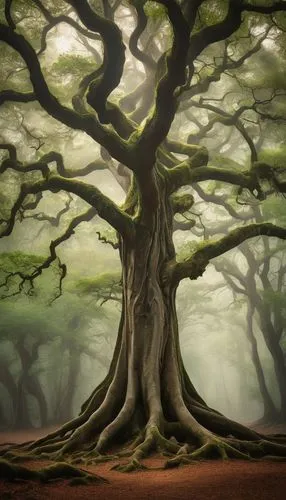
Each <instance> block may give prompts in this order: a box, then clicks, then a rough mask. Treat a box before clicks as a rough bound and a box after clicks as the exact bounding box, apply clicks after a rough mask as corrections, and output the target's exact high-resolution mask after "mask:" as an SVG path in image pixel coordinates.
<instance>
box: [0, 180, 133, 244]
mask: <svg viewBox="0 0 286 500" xmlns="http://www.w3.org/2000/svg"><path fill="white" fill-rule="evenodd" d="M61 190H63V191H67V192H68V193H74V194H76V195H77V196H79V197H80V198H82V199H83V200H84V201H86V202H87V203H89V204H90V205H91V206H92V207H94V208H95V209H96V210H97V212H98V215H99V216H100V217H102V218H103V219H104V220H106V221H107V222H108V223H109V224H110V225H111V226H112V227H114V229H116V230H117V231H118V232H119V233H120V234H121V235H122V236H123V237H127V238H132V235H133V230H134V226H133V221H132V219H131V217H130V216H129V215H127V214H126V213H124V212H123V211H122V210H121V209H120V208H119V207H118V206H117V205H116V204H115V203H113V201H111V200H110V199H109V198H107V197H106V196H105V195H104V194H102V193H101V192H100V191H99V189H97V188H96V187H95V186H93V185H91V184H87V183H84V182H80V181H76V180H71V179H64V178H62V177H59V176H56V175H52V176H50V177H49V178H48V179H45V180H41V181H38V182H35V183H33V184H23V185H22V187H21V191H20V194H19V196H18V198H17V200H16V202H15V204H14V206H13V208H12V210H11V215H10V218H9V220H8V221H7V225H6V228H5V229H4V230H3V231H2V233H1V234H0V237H4V236H8V235H9V234H11V232H12V230H13V227H14V224H15V221H16V216H17V213H18V212H19V210H20V209H21V206H22V204H23V202H24V200H25V198H26V196H28V195H29V194H37V193H41V192H43V191H51V192H57V191H61Z"/></svg>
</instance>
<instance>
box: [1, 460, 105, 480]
mask: <svg viewBox="0 0 286 500" xmlns="http://www.w3.org/2000/svg"><path fill="white" fill-rule="evenodd" d="M0 478H1V479H4V480H6V481H12V482H13V481H29V480H30V481H35V480H36V481H41V482H43V483H47V482H49V481H59V480H62V479H69V480H70V484H71V485H78V484H89V483H106V482H108V481H107V480H106V479H105V478H103V477H101V476H98V475H95V474H90V473H88V472H85V471H83V470H81V469H77V468H75V467H73V466H71V465H69V464H67V463H65V462H62V463H56V464H53V465H50V466H48V467H43V468H42V469H40V470H31V469H28V468H27V467H23V466H21V465H15V464H11V463H10V462H7V461H6V460H2V459H1V460H0Z"/></svg>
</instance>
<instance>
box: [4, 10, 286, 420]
mask: <svg viewBox="0 0 286 500" xmlns="http://www.w3.org/2000/svg"><path fill="white" fill-rule="evenodd" d="M148 3H150V4H152V3H153V2H148ZM72 15H73V14H72ZM41 19H42V17H41ZM115 20H116V22H117V23H118V25H119V26H120V27H121V29H122V30H123V32H124V40H125V43H127V42H128V40H129V38H130V34H131V33H132V31H133V29H134V22H135V21H134V12H133V11H132V9H130V8H128V7H127V6H125V4H124V6H123V7H121V8H119V9H118V11H117V14H116V17H115ZM21 25H22V30H23V31H25V30H26V32H27V33H30V31H31V32H32V27H31V26H30V25H29V20H28V19H25V17H24V19H23V21H22V22H21ZM41 26H42V25H41V23H39V25H38V26H37V27H34V28H33V30H34V31H35V33H34V35H35V38H34V40H36V42H35V45H37V44H38V45H39V40H38V38H37V36H38V32H40V29H41ZM158 26H159V27H160V30H159V31H158V33H160V34H157V35H156V33H157V31H156V29H157V28H156V27H158ZM266 28H267V29H268V28H269V27H266V26H265V25H264V21H263V22H262V21H261V23H260V27H259V29H260V31H258V32H255V33H253V38H252V37H250V38H248V39H245V38H243V39H242V40H241V41H240V43H238V42H235V43H233V44H232V47H231V54H232V57H233V58H234V59H237V58H238V57H241V55H242V54H244V53H245V52H247V50H249V49H250V47H253V44H254V39H255V37H256V38H259V36H261V37H262V36H264V37H265V41H264V42H263V44H262V45H261V47H260V51H257V53H254V54H253V56H251V57H249V58H248V59H247V60H246V62H245V63H244V64H242V65H241V67H239V68H238V69H237V70H236V71H237V73H236V76H234V75H233V74H232V73H231V70H229V72H228V73H227V72H225V73H224V74H222V75H221V77H220V79H219V81H215V80H214V82H213V83H211V85H209V87H208V89H207V90H206V92H204V93H200V92H198V93H197V94H195V95H194V96H191V95H190V96H189V97H188V92H186V96H185V97H184V99H183V98H182V100H181V101H180V105H179V107H178V111H177V114H176V117H175V120H174V122H173V124H172V127H171V130H170V132H169V136H168V138H169V139H170V140H176V141H182V142H188V143H189V144H190V143H196V142H200V144H201V145H204V146H206V147H207V148H208V150H209V154H210V164H211V166H213V167H220V168H223V166H224V165H231V167H232V168H233V171H238V170H239V169H240V170H243V171H244V170H245V169H247V168H248V167H249V165H250V150H249V141H248V139H247V137H248V134H249V136H250V137H251V144H252V146H253V147H254V148H256V150H257V153H258V155H259V159H260V160H261V161H270V159H272V160H273V162H272V163H273V164H274V163H275V164H276V165H281V164H282V163H284V162H285V158H286V149H285V145H284V144H283V138H285V132H286V129H285V121H282V120H281V121H279V122H277V121H274V120H272V121H271V120H270V121H267V120H265V119H261V117H260V115H259V114H258V115H255V110H254V108H251V104H252V103H253V102H256V106H258V105H260V108H259V109H260V111H261V110H262V109H263V110H264V111H265V113H266V112H267V113H268V114H269V113H272V114H273V116H274V115H275V116H276V115H277V114H278V113H279V114H280V115H281V114H283V113H284V114H285V97H284V100H282V99H281V98H280V97H279V96H281V95H282V90H283V89H282V90H281V86H279V87H278V90H277V96H276V95H275V98H274V97H273V92H274V91H273V89H276V82H275V81H274V80H275V78H274V76H273V74H270V76H269V79H268V81H265V82H264V81H263V68H262V69H261V66H260V62H261V60H262V59H263V57H266V56H267V57H268V58H271V65H272V66H271V67H273V68H274V69H275V71H276V69H277V67H276V66H277V64H278V63H277V56H276V54H277V51H279V50H280V49H281V44H282V41H281V38H280V36H281V33H280V32H279V33H278V32H277V28H275V27H272V28H271V29H270V28H269V29H270V31H269V34H268V35H265V30H266ZM148 30H149V31H148ZM148 30H147V32H146V33H145V34H144V37H143V40H142V47H143V46H145V45H148V43H149V44H150V45H151V46H152V44H153V47H154V46H155V49H156V50H155V51H154V58H155V59H156V60H158V59H159V58H160V56H161V54H163V53H164V52H165V51H166V50H168V48H169V46H170V26H169V23H168V22H167V21H166V19H165V18H163V20H162V19H160V17H158V18H156V17H154V19H152V22H151V21H150V25H148ZM259 33H262V34H261V35H259ZM36 35H37V36H36ZM278 35H279V36H278ZM84 38H85V37H84V36H82V35H79V34H78V33H77V32H76V30H75V29H73V28H71V27H70V26H66V25H65V24H60V25H59V26H56V27H55V28H53V29H51V30H50V32H49V34H48V36H47V49H46V51H45V52H44V53H43V54H42V56H41V65H42V68H43V71H44V74H45V77H46V79H47V82H48V85H49V86H50V88H51V89H52V90H53V92H54V94H55V95H56V97H58V98H59V99H60V100H61V102H63V103H64V104H66V103H69V106H70V100H71V96H72V95H73V94H74V93H75V89H76V88H77V86H78V84H79V82H80V80H81V78H82V76H83V74H82V72H86V74H87V73H89V71H90V70H91V68H93V65H94V61H95V59H96V53H97V54H98V58H99V60H101V58H102V54H103V47H102V44H101V42H100V41H95V40H88V43H86V40H84ZM222 44H223V42H219V43H217V44H214V45H212V46H210V47H209V50H208V51H206V52H205V53H204V55H203V56H202V57H201V59H200V60H198V61H197V62H196V74H195V76H194V77H193V85H195V84H196V83H198V84H199V82H200V78H202V77H203V75H204V74H207V72H208V71H209V68H210V67H212V65H213V64H214V60H215V56H214V54H215V53H216V51H219V50H220V51H221V50H222V49H223V47H222ZM2 45H3V47H1V51H2V52H1V54H2V58H3V59H2V60H3V61H4V64H3V76H1V82H0V84H1V89H6V88H10V86H11V87H12V88H21V89H23V91H28V90H30V82H29V77H28V72H27V71H26V70H25V69H23V70H22V69H21V68H23V62H22V61H21V59H20V58H19V57H18V56H16V55H15V54H14V52H13V51H12V49H11V48H10V47H8V46H6V45H5V44H2ZM37 48H38V47H37ZM279 53H280V52H279ZM76 57H78V60H76ZM281 57H282V55H281ZM283 57H284V59H283V61H284V62H283V64H284V63H285V53H284V55H283ZM5 58H6V59H5ZM69 58H70V59H69ZM126 58H127V61H126V64H125V69H124V74H123V79H122V81H121V83H120V86H119V87H118V88H117V89H116V91H114V92H113V93H112V94H111V96H110V100H111V102H112V101H113V102H116V103H117V102H120V99H121V98H122V97H123V96H124V95H126V94H128V93H129V92H131V91H133V90H134V89H136V87H137V86H138V85H140V84H141V83H142V82H143V81H144V78H145V72H144V65H143V64H142V63H141V62H140V61H137V60H135V58H134V57H133V56H132V55H131V53H130V51H129V50H127V51H126ZM84 59H86V63H85V64H86V66H84V64H83V60H84ZM5 61H6V63H5ZM77 62H78V69H77ZM265 65H267V63H266V62H265ZM275 65H276V66H275ZM281 66H282V64H281ZM258 67H260V69H261V71H260V72H257V68H258ZM268 69H269V68H268ZM19 70H21V71H19ZM281 72H282V70H280V69H279V68H278V69H277V75H278V76H279V74H280V73H281ZM278 76H277V78H278ZM271 78H272V80H273V81H271ZM254 80H255V81H256V86H257V87H258V93H257V96H256V95H255V89H254V84H253V81H254ZM277 86H278V83H277ZM284 88H285V83H284ZM253 89H254V90H253ZM148 92H150V89H147V90H146V95H143V97H142V96H141V99H142V100H143V101H144V99H145V100H146V101H148ZM283 92H284V91H283ZM283 95H284V94H283ZM149 97H150V96H149ZM191 99H194V101H195V102H194V103H193V106H192V105H191V104H190V102H191ZM253 100H254V101H253ZM150 101H151V102H150V103H149V104H148V105H147V107H148V109H149V107H151V106H152V98H151V99H150ZM258 101H259V102H260V104H259V102H258ZM257 102H258V104H257ZM261 102H262V104H261ZM263 103H265V104H263ZM199 104H200V105H199ZM210 106H218V107H219V108H221V109H223V111H224V113H225V116H223V119H224V121H223V119H221V120H220V119H217V113H218V111H217V110H214V109H212V108H211V107H210ZM242 106H246V108H247V106H248V109H247V110H246V111H245V113H244V115H243V117H242V118H241V123H240V125H239V126H238V127H236V126H234V125H231V124H229V123H228V122H227V116H228V117H229V116H232V115H233V114H234V113H235V112H236V111H237V109H240V108H241V107H242ZM122 109H124V106H123V105H122ZM138 109H139V107H138ZM138 109H137V112H138V115H140V113H139V111H140V110H139V111H138ZM254 115H255V116H254ZM283 116H284V115H283ZM212 121H214V123H213V124H212ZM142 124H144V120H143V121H142V123H141V126H142ZM106 129H107V130H108V126H106ZM242 129H243V130H244V131H245V133H244V132H242ZM0 136H1V143H11V144H13V145H15V146H16V148H17V155H18V159H19V161H21V162H33V161H37V160H38V159H39V158H40V156H41V155H43V154H46V153H48V152H50V151H57V152H59V153H61V155H62V156H63V159H64V163H65V166H66V168H69V169H71V170H73V169H77V168H82V167H83V166H86V165H88V164H89V163H91V162H94V161H101V162H102V159H101V156H100V155H101V152H100V146H99V145H97V144H96V143H95V142H94V141H93V140H92V139H91V138H89V137H88V136H87V135H86V134H84V133H83V132H80V131H75V130H71V129H68V127H66V126H65V125H63V124H60V123H59V122H57V121H56V120H55V119H53V118H52V117H51V116H48V114H47V113H46V112H45V111H44V110H43V109H42V108H41V107H40V106H39V105H38V104H37V103H33V102H32V103H28V104H21V103H12V104H11V103H6V104H5V106H2V107H1V111H0ZM272 150H273V151H274V152H275V154H273V153H272V152H271V151H272ZM0 154H1V161H2V160H4V159H5V158H7V151H5V150H1V151H0ZM173 156H174V158H176V159H177V160H183V159H185V155H182V154H179V153H178V154H176V153H174V155H173ZM119 166H120V165H119V163H118V162H117V161H116V160H112V159H111V160H109V161H108V166H107V168H105V169H101V168H100V169H96V170H94V171H93V172H91V173H89V174H88V175H86V176H85V177H84V181H86V182H88V183H89V184H92V185H95V186H96V187H97V188H99V189H100V190H101V191H102V192H103V193H104V194H105V195H107V196H108V197H110V198H111V199H112V200H113V201H114V202H116V203H117V204H119V205H121V204H123V203H124V200H125V197H126V192H125V190H124V186H123V184H122V183H121V185H120V183H119V182H118V180H120V176H119V175H118V171H119V170H118V169H119ZM52 170H54V171H55V163H53V166H52ZM29 175H30V178H31V179H32V178H33V177H32V176H33V175H34V174H33V173H31V174H28V176H27V178H28V180H29ZM76 178H77V179H81V178H80V177H76ZM22 179H23V178H22V174H20V173H19V172H16V171H12V170H7V171H6V172H4V173H1V177H0V218H1V222H3V221H5V220H6V219H7V218H8V217H9V213H10V210H11V207H12V205H13V203H14V201H15V200H16V198H17V195H18V193H19V186H20V183H21V182H22ZM121 180H122V179H121ZM264 187H265V192H266V191H269V185H268V184H267V183H266V185H265V186H264ZM180 192H181V193H184V194H192V196H193V197H194V204H193V206H192V207H191V208H190V209H188V210H186V211H184V212H182V213H178V214H176V215H175V224H174V233H173V241H174V245H175V248H176V251H177V255H178V257H177V260H178V261H180V262H184V260H185V259H186V255H188V254H189V253H190V252H192V251H193V250H194V249H195V248H198V246H199V245H200V244H202V243H203V242H204V241H206V240H208V239H209V238H215V239H217V238H219V236H221V235H225V234H227V232H228V231H229V230H231V229H233V228H236V227H237V225H238V223H242V224H244V223H245V222H246V221H247V220H249V221H251V222H259V221H261V220H264V221H272V222H279V223H280V224H281V225H283V223H285V213H286V212H285V199H284V198H283V196H282V195H277V193H272V194H271V193H270V195H269V196H268V197H266V200H265V201H263V202H262V201H260V200H258V199H256V198H255V196H254V195H251V194H250V193H248V192H247V191H246V190H242V191H241V192H239V193H238V191H237V190H235V189H234V188H233V186H231V185H228V184H225V183H222V182H218V181H204V182H200V183H199V184H197V185H196V184H194V185H193V186H192V187H186V188H181V190H180ZM33 200H34V198H33V196H30V198H29V200H28V201H30V202H33ZM86 207H87V204H86V203H85V202H84V201H83V200H81V199H79V198H77V197H76V196H75V195H68V194H67V193H64V192H63V191H60V192H57V193H52V192H48V193H47V192H44V193H43V195H42V197H41V199H40V200H39V201H38V202H37V204H36V207H35V208H31V209H30V208H27V209H25V210H23V211H22V213H21V214H20V215H19V217H18V219H17V222H16V224H15V227H14V229H13V231H12V233H11V234H10V235H9V236H7V237H5V238H2V239H0V298H1V300H0V428H1V429H7V428H10V427H13V428H22V427H25V428H27V427H30V426H35V427H41V426H47V425H51V424H58V423H60V422H65V421H67V420H68V419H70V418H71V417H73V416H75V415H77V414H78V412H79V411H80V407H81V405H82V404H83V402H84V401H85V400H86V399H87V398H88V397H89V395H90V394H91V392H92V391H93V390H94V388H95V387H96V386H97V384H99V383H100V382H101V381H102V380H103V378H104V376H105V375H106V373H107V371H108V368H109V363H110V362H111V358H112V353H113V349H114V346H115V342H116V336H117V330H118V323H119V319H120V311H121V264H120V258H119V252H118V249H116V248H114V246H116V242H117V236H116V232H115V230H114V229H113V228H111V226H109V225H108V224H107V223H106V222H105V221H104V220H103V219H101V218H100V217H99V216H96V217H94V218H93V219H92V220H91V221H89V222H83V223H81V224H80V225H79V226H78V227H76V229H75V230H74V234H72V235H71V237H69V238H68V239H67V240H65V241H63V243H62V244H61V245H59V246H58V248H57V250H56V253H57V259H56V260H55V261H54V262H53V263H52V265H51V266H50V267H49V268H48V269H45V270H43V272H42V274H41V276H39V277H38V278H37V279H36V280H35V282H34V284H33V287H32V288H31V287H29V283H25V284H24V285H23V286H22V289H21V290H20V291H21V293H18V292H19V277H17V276H16V275H15V277H14V278H13V277H12V279H10V278H9V281H7V280H6V277H7V275H9V273H10V274H11V273H12V274H13V273H14V272H16V271H17V270H19V269H20V271H22V272H23V273H26V272H29V271H31V270H32V269H35V267H36V266H37V265H38V264H39V263H40V262H42V261H43V259H44V258H46V257H47V256H48V255H49V246H50V242H51V241H55V240H56V239H57V238H58V237H59V236H60V235H61V234H62V233H63V231H65V230H66V229H67V227H68V225H69V223H70V221H71V219H72V218H73V217H75V216H76V215H77V214H79V213H81V212H82V211H83V210H84V209H86ZM61 211H62V215H61V216H60V217H59V218H58V219H57V216H58V214H59V213H60V212H61ZM192 221H194V224H193V226H192V224H191V227H190V229H189V230H188V231H186V230H181V227H182V224H185V223H190V222H192ZM266 240H267V238H264V237H259V238H256V239H254V240H250V241H248V242H246V243H244V244H242V245H241V246H239V247H237V248H235V249H234V250H231V251H228V252H227V253H225V254H224V255H223V256H221V257H218V258H216V259H213V260H212V261H211V263H210V265H209V266H208V268H207V269H206V271H205V272H204V274H203V276H201V277H199V278H198V279H197V280H190V279H185V280H183V281H182V282H181V283H180V286H179V288H178V292H177V314H178V322H179V334H180V346H181V352H182V357H183V361H184V364H185V367H186V369H187V371H188V374H189V376H190V378H191V380H192V383H193V384H194V386H195V388H196V389H197V391H198V392H199V394H200V395H201V396H202V397H203V399H204V400H205V401H206V403H207V404H208V405H209V406H211V407H213V408H215V409H217V410H218V411H220V412H222V413H224V414H225V415H226V416H228V417H230V418H233V419H236V420H238V421H240V422H243V423H247V424H251V423H253V422H256V421H259V420H260V419H262V418H263V417H264V416H265V397H266V398H267V396H265V393H264V394H262V392H261V390H262V389H261V388H262V386H263V380H264V382H265V386H266V391H267V393H268V395H270V397H271V400H272V402H273V404H274V406H275V407H276V409H278V410H279V408H280V406H281V396H280V389H281V384H282V385H283V383H284V384H286V380H283V375H280V377H282V380H281V378H280V380H278V378H277V367H276V369H275V359H274V358H275V355H274V351H275V349H274V350H273V348H272V344H271V342H272V341H271V338H272V337H271V335H274V336H275V334H277V335H279V341H278V344H279V346H280V349H281V352H282V355H283V356H284V368H285V362H286V361H285V360H286V337H285V333H286V324H285V323H286V301H285V273H286V265H285V264H286V262H285V260H286V254H285V244H283V243H282V242H281V241H280V240H277V239H274V238H270V239H268V240H267V241H266ZM63 263H64V264H65V265H66V267H67V275H66V277H65V278H64V280H63V282H62V289H61V288H60V285H59V282H60V279H59V278H60V271H59V264H63ZM20 288H21V286H20ZM257 304H259V305H258V306H257ZM257 362H258V363H259V366H258V365H257ZM261 369H262V378H261V373H260V380H259V376H258V372H261Z"/></svg>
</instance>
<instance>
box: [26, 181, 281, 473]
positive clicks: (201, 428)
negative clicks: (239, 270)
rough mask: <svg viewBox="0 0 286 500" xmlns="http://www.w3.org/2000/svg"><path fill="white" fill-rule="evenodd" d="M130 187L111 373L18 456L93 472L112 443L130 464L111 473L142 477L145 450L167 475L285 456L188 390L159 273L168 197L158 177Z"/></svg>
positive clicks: (168, 259) (169, 253)
mask: <svg viewBox="0 0 286 500" xmlns="http://www.w3.org/2000/svg"><path fill="white" fill-rule="evenodd" d="M136 182H137V188H138V189H137V191H136V192H137V193H140V196H138V194H137V195H136V196H134V192H135V191H134V186H133V188H131V189H133V194H132V197H131V198H130V200H129V201H130V202H129V203H127V204H126V207H128V208H126V210H127V211H128V213H130V214H132V215H133V216H134V219H135V222H136V223H135V234H133V237H132V239H129V238H125V239H122V240H121V241H120V256H121V261H122V269H123V276H122V283H123V300H122V314H121V320H120V325H119V332H118V338H117V342H116V346H115V351H114V356H113V360H112V362H111V366H110V370H109V372H108V374H107V376H106V378H105V380H104V381H103V382H102V383H101V384H100V385H99V387H97V388H96V389H95V391H94V392H93V393H92V395H91V396H90V398H89V399H88V400H87V401H86V403H85V404H84V405H83V407H82V411H81V414H80V415H79V416H78V417H76V418H75V419H73V420H71V421H70V422H67V423H66V424H64V425H63V426H62V427H61V428H60V429H59V430H58V431H55V432H54V433H52V434H50V435H48V436H46V437H44V438H42V439H40V440H38V441H36V442H35V443H32V444H30V445H27V446H24V447H22V448H21V452H22V453H26V454H27V453H28V454H30V455H31V454H32V455H35V454H36V455H38V456H41V455H42V456H44V457H53V458H54V459H57V460H62V459H63V458H64V459H66V457H70V459H71V460H74V461H75V462H77V463H78V462H81V461H84V462H85V463H90V462H91V463H97V462H98V461H102V460H109V459H110V458H112V457H111V456H110V455H109V454H108V453H109V451H110V450H111V449H114V445H115V444H117V445H118V443H121V446H123V448H124V446H127V449H124V451H122V450H121V451H120V452H119V453H117V457H119V456H129V457H130V460H129V462H128V463H127V464H125V465H123V466H122V465H119V470H123V471H130V470H134V469H138V468H141V463H140V459H141V458H142V457H144V456H146V455H147V454H149V453H151V452H152V451H154V450H157V451H160V452H164V453H167V454H168V455H170V454H171V455H172V458H171V459H170V460H169V461H168V462H167V466H175V465H179V464H180V463H186V462H188V461H190V460H197V459H200V458H212V457H222V458H226V457H231V458H243V459H249V456H250V455H251V456H253V457H258V458H259V457H262V456H265V455H266V456H267V455H269V454H271V455H275V454H276V455H279V456H282V457H284V456H286V446H285V445H284V444H283V443H284V441H283V438H278V437H273V441H271V442H270V441H267V440H262V437H261V436H260V435H259V434H257V433H256V432H254V431H252V430H250V429H248V428H246V427H244V426H242V425H240V424H238V423H236V422H233V421H231V420H229V419H227V418H226V417H224V416H223V415H221V414H220V413H219V412H217V411H215V410H213V409H211V408H209V407H208V406H207V404H206V403H205V402H204V401H203V400H202V398H201V397H200V396H199V394H198V393H197V391H196V390H195V388H194V386H193V384H192V383H191V381H190V379H189V377H188V375H187V372H186V370H185V368H184V365H183V361H182V357H181V353H180V346H179V336H178V322H177V315H176V307H175V298H176V287H177V282H176V281H172V279H170V273H169V272H168V269H169V266H170V263H172V262H173V261H174V259H175V250H174V245H173V241H172V221H173V216H174V214H173V211H172V202H171V199H170V194H171V193H170V192H169V191H168V185H167V183H166V182H165V179H164V177H162V176H161V175H160V172H159V171H155V172H152V171H149V173H148V171H146V172H145V174H144V178H142V179H140V178H137V181H136ZM106 453H107V455H106ZM103 454H105V455H104V456H103ZM113 458H114V457H113Z"/></svg>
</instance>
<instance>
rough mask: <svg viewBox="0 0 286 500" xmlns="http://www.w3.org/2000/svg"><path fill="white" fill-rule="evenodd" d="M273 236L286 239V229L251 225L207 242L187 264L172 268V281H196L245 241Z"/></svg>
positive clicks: (267, 224) (264, 224)
mask: <svg viewBox="0 0 286 500" xmlns="http://www.w3.org/2000/svg"><path fill="white" fill-rule="evenodd" d="M261 235H265V236H271V237H277V238H281V239H284V240H285V239H286V228H283V227H279V226H275V225H274V224H271V223H268V222H265V223H261V224H249V225H248V226H244V227H240V228H238V229H234V230H233V231H230V233H229V234H228V235H227V236H225V237H224V238H221V239H219V240H218V241H213V242H206V243H205V244H203V246H202V247H201V248H199V249H198V250H196V251H195V252H194V253H193V254H192V255H191V256H190V257H189V259H187V260H186V261H185V262H182V263H177V264H175V265H174V266H172V267H171V275H172V279H173V280H174V281H175V282H177V283H178V282H179V281H181V280H182V279H184V278H190V279H196V278H198V277H199V276H202V274H203V273H204V271H205V268H206V266H207V264H208V263H209V261H210V260H211V259H214V258H215V257H218V256H219V255H222V254H224V253H225V252H228V251H229V250H231V249H233V248H235V247H237V246H238V245H239V244H240V243H242V242H243V241H245V240H247V239H249V238H254V237H255V236H261Z"/></svg>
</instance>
